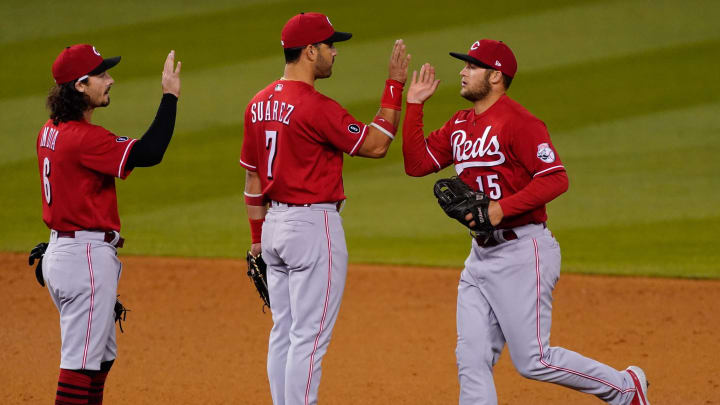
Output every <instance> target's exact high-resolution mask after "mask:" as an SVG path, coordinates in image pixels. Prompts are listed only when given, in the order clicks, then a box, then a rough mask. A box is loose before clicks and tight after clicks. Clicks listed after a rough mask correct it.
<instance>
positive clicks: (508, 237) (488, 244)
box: [475, 222, 547, 247]
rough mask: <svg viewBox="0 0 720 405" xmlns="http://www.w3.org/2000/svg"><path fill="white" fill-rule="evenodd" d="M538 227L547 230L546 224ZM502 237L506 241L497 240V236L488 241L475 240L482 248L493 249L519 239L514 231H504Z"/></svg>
mask: <svg viewBox="0 0 720 405" xmlns="http://www.w3.org/2000/svg"><path fill="white" fill-rule="evenodd" d="M538 225H542V226H543V228H547V223H546V222H543V223H540V224H538ZM502 237H503V239H504V240H497V239H496V238H495V235H490V237H489V238H488V240H486V241H483V240H481V239H479V238H475V242H477V244H478V246H480V247H493V246H497V245H499V244H501V243H503V242H507V241H511V240H515V239H517V238H518V236H517V234H516V233H515V231H513V230H512V229H506V230H504V231H502Z"/></svg>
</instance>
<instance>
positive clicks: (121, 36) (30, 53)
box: [0, 0, 596, 99]
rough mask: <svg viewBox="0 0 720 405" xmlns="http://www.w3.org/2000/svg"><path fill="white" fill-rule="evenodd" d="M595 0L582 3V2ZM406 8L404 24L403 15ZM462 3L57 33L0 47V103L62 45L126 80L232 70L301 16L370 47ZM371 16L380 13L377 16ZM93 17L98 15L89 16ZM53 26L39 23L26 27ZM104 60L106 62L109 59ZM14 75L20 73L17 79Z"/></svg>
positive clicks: (38, 75)
mask: <svg viewBox="0 0 720 405" xmlns="http://www.w3.org/2000/svg"><path fill="white" fill-rule="evenodd" d="M594 1H596V0H584V1H582V2H583V3H588V2H594ZM569 4H578V1H577V0H575V1H573V0H554V1H545V2H535V1H531V0H522V1H516V2H513V3H512V4H499V3H498V4H488V5H486V6H484V10H483V13H481V14H479V15H477V16H476V18H475V23H476V24H477V23H485V22H489V21H493V20H498V19H501V18H507V17H508V16H513V15H520V14H528V13H533V12H539V11H542V10H548V9H553V8H555V7H562V6H567V5H569ZM409 7H412V14H411V18H407V19H398V18H397V17H396V16H399V15H407V13H408V8H409ZM467 7H468V6H467V4H466V3H464V2H462V1H460V0H451V1H447V2H445V3H443V6H442V7H438V6H437V3H436V2H435V1H433V0H418V1H413V2H412V3H410V2H380V1H375V2H365V3H363V5H362V6H358V4H357V3H353V2H333V1H329V0H324V1H310V2H304V3H302V4H298V3H297V2H283V3H266V2H263V3H260V4H251V5H249V6H247V7H239V8H235V9H231V10H222V11H213V12H210V13H197V12H193V9H190V10H189V11H188V13H189V14H188V15H185V16H176V17H170V18H162V17H161V16H158V18H157V19H155V20H153V21H148V22H143V23H136V24H128V25H123V26H117V27H109V28H101V29H98V28H93V29H90V30H88V31H86V32H79V33H72V34H59V35H56V36H53V37H50V38H39V39H30V40H27V41H17V42H13V43H6V44H2V45H0V53H2V54H3V55H14V57H13V58H8V60H6V61H4V62H5V64H4V66H3V68H2V70H0V83H4V84H5V83H7V85H4V86H1V87H0V99H2V98H10V97H15V96H18V95H29V94H37V93H42V92H45V91H46V89H47V88H48V87H49V86H50V85H51V83H52V82H51V77H50V74H49V65H50V63H51V62H52V59H53V58H54V57H55V56H56V55H57V53H58V52H59V50H61V49H62V48H63V47H64V46H67V45H69V44H72V43H78V42H88V43H92V44H94V45H96V46H97V47H98V49H100V50H102V51H103V52H106V53H112V54H113V55H127V56H129V55H133V59H134V60H135V61H137V63H134V64H133V65H132V66H130V67H128V68H127V70H126V73H127V75H128V77H143V76H148V75H151V74H154V73H156V72H157V71H158V69H157V67H156V65H155V55H156V54H158V53H163V52H167V51H168V50H169V49H170V48H174V49H177V50H178V53H179V55H181V56H182V57H183V58H185V60H187V61H192V62H193V65H194V66H196V67H197V68H208V67H213V66H218V65H223V64H228V63H238V62H241V61H248V60H252V59H256V58H262V57H267V56H270V55H275V54H277V53H278V52H280V46H279V41H280V30H281V28H282V26H283V24H284V23H285V21H286V20H287V19H288V18H290V17H291V16H292V15H294V14H296V13H298V12H301V11H312V10H315V11H322V12H325V13H326V14H328V15H330V16H331V17H332V19H333V21H334V22H335V24H336V25H337V27H338V29H339V30H345V31H350V32H353V33H354V34H355V39H354V41H355V42H358V41H375V40H376V39H378V38H383V37H386V36H388V35H390V36H398V35H407V34H409V33H413V32H420V31H426V30H432V29H437V28H442V27H446V26H452V25H457V24H458V16H460V15H462V14H463V13H465V12H466V9H467ZM378 10H382V12H381V13H378ZM95 12H97V9H95ZM45 23H57V20H55V21H51V22H46V21H43V20H42V19H40V20H37V21H33V24H38V25H42V24H45ZM108 56H109V55H108ZM17 72H23V74H22V75H18V74H17Z"/></svg>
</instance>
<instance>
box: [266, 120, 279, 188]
mask: <svg viewBox="0 0 720 405" xmlns="http://www.w3.org/2000/svg"><path fill="white" fill-rule="evenodd" d="M277 135H278V132H277V131H265V149H270V154H269V155H268V165H267V178H268V179H272V178H273V174H272V169H273V163H275V155H276V154H277Z"/></svg>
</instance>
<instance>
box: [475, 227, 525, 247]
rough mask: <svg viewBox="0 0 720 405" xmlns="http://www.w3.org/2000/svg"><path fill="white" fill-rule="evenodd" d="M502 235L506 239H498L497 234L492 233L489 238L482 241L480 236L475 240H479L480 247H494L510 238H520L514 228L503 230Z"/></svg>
mask: <svg viewBox="0 0 720 405" xmlns="http://www.w3.org/2000/svg"><path fill="white" fill-rule="evenodd" d="M502 237H503V239H505V240H497V239H495V236H493V235H491V236H490V237H489V238H488V240H486V241H482V240H480V239H479V238H475V242H477V244H478V246H480V247H493V246H497V245H499V244H501V243H503V242H507V241H509V240H515V239H517V238H518V236H517V234H516V233H515V232H514V231H513V230H506V231H503V232H502Z"/></svg>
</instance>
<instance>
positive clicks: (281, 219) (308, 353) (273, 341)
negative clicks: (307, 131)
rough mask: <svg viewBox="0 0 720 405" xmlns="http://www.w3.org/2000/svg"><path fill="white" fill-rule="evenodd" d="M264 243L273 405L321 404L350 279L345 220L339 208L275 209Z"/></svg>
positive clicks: (266, 226)
mask: <svg viewBox="0 0 720 405" xmlns="http://www.w3.org/2000/svg"><path fill="white" fill-rule="evenodd" d="M261 243H262V254H263V258H264V259H265V262H266V263H267V265H268V272H267V276H268V291H269V293H270V306H271V308H272V317H273V327H272V330H271V331H270V342H269V345H268V360H267V372H268V379H269V381H270V393H271V395H272V400H273V404H274V405H311V404H316V403H317V395H318V387H319V385H320V376H321V362H322V357H323V355H324V354H325V352H326V351H327V347H328V345H329V344H330V337H331V335H332V330H333V327H334V325H335V320H336V319H337V315H338V312H339V310H340V303H341V301H342V295H343V290H344V288H345V277H346V274H347V261H348V254H347V247H346V244H345V233H344V231H343V226H342V218H341V217H340V214H339V213H338V211H337V206H336V205H335V204H313V205H312V206H310V207H288V206H287V205H285V204H278V203H273V204H272V205H271V207H270V209H269V210H268V213H267V215H266V216H265V222H264V224H263V232H262V242H261Z"/></svg>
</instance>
